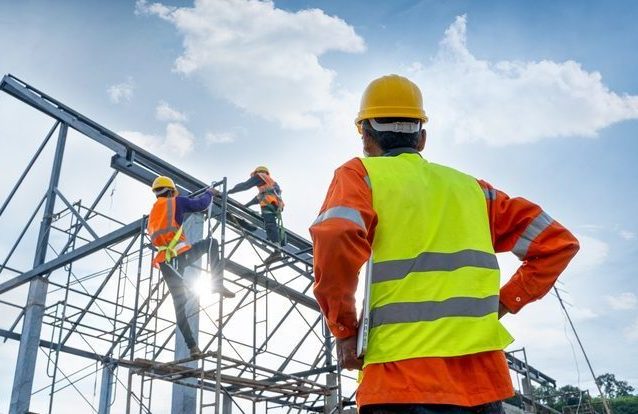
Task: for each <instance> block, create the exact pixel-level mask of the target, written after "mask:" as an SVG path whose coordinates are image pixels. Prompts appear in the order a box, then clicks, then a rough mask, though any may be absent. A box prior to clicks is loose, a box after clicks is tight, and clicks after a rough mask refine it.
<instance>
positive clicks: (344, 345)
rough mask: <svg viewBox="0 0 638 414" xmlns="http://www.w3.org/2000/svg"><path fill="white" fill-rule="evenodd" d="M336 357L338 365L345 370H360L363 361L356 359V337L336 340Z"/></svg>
mask: <svg viewBox="0 0 638 414" xmlns="http://www.w3.org/2000/svg"><path fill="white" fill-rule="evenodd" d="M337 357H338V358H339V365H341V368H345V369H349V370H352V369H359V370H360V369H362V368H363V360H362V359H359V358H357V336H356V335H354V336H351V337H350V338H345V339H337Z"/></svg>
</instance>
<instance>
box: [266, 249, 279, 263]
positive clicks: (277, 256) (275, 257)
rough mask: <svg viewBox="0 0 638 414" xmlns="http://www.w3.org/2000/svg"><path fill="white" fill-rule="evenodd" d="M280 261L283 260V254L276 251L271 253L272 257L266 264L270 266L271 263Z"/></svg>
mask: <svg viewBox="0 0 638 414" xmlns="http://www.w3.org/2000/svg"><path fill="white" fill-rule="evenodd" d="M279 259H281V252H280V251H279V250H275V251H274V252H272V253H270V256H268V257H266V258H265V259H264V264H267V265H269V264H271V263H274V262H276V261H277V260H279Z"/></svg>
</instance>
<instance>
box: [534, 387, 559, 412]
mask: <svg viewBox="0 0 638 414" xmlns="http://www.w3.org/2000/svg"><path fill="white" fill-rule="evenodd" d="M557 396H558V390H557V389H556V388H554V387H550V386H549V385H541V386H540V387H538V388H536V387H534V398H535V399H537V400H538V401H540V403H541V404H543V405H546V406H548V407H552V408H555V407H556V402H557Z"/></svg>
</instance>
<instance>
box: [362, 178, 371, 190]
mask: <svg viewBox="0 0 638 414" xmlns="http://www.w3.org/2000/svg"><path fill="white" fill-rule="evenodd" d="M363 181H365V182H366V184H368V187H369V188H372V182H370V177H368V176H367V175H366V176H365V177H363Z"/></svg>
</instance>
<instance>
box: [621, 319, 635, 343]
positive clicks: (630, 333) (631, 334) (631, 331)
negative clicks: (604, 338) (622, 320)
mask: <svg viewBox="0 0 638 414" xmlns="http://www.w3.org/2000/svg"><path fill="white" fill-rule="evenodd" d="M623 333H624V334H625V338H627V339H629V340H630V341H638V318H636V319H635V320H634V322H633V323H632V324H631V325H629V326H628V327H627V328H625V330H624V332H623Z"/></svg>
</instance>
